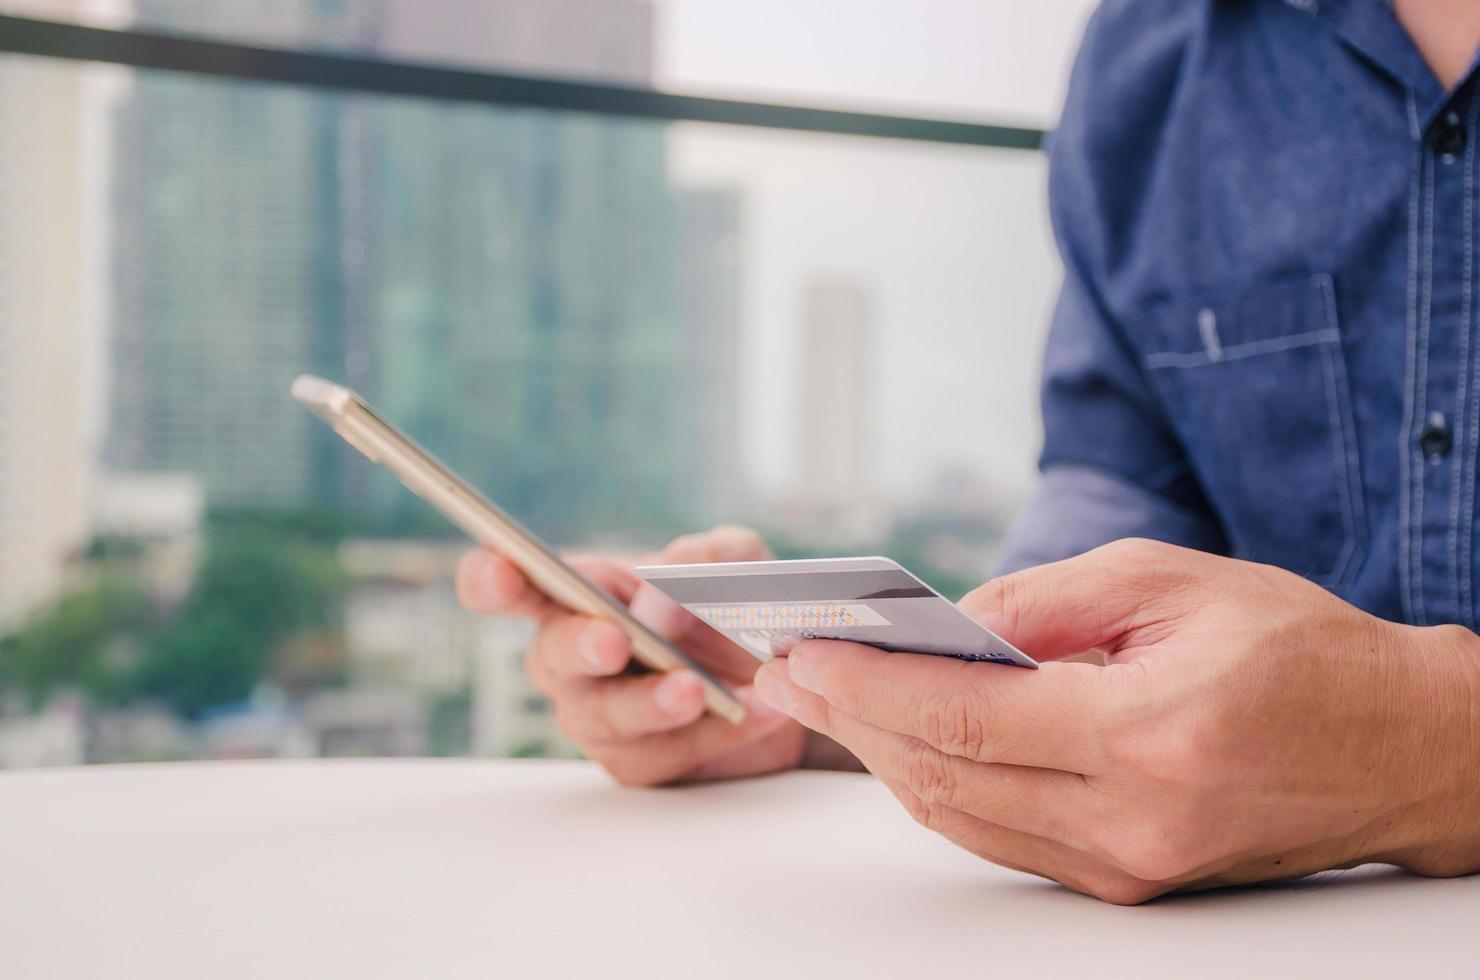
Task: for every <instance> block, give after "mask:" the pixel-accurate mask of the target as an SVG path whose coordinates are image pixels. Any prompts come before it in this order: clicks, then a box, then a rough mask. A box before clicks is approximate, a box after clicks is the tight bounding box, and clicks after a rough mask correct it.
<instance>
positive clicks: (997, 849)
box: [882, 778, 1169, 905]
mask: <svg viewBox="0 0 1480 980" xmlns="http://www.w3.org/2000/svg"><path fill="white" fill-rule="evenodd" d="M882 782H883V783H884V784H885V785H886V786H888V787H889V791H890V792H891V793H893V794H894V796H895V798H896V799H897V800H899V802H900V803H901V804H902V805H903V806H904V808H905V810H906V811H907V812H908V813H909V814H910V816H911V817H913V818H914V819H915V821H916V822H917V823H919V824H920V825H921V826H924V827H926V828H927V829H929V830H933V831H935V832H936V833H938V834H940V835H942V836H943V837H945V838H947V839H948V840H951V841H952V842H954V843H956V844H958V845H959V846H961V847H963V848H965V849H966V850H968V851H970V852H971V853H973V854H975V855H977V856H978V857H981V858H985V859H986V860H988V861H991V862H992V863H993V864H998V865H1001V866H1002V867H1004V868H1011V869H1012V870H1014V871H1023V872H1026V873H1028V874H1033V875H1037V876H1039V877H1041V878H1048V879H1049V880H1051V881H1056V882H1058V883H1059V884H1061V885H1063V886H1064V887H1066V888H1070V889H1073V890H1074V891H1077V892H1080V893H1082V894H1085V895H1091V896H1094V897H1095V898H1099V899H1102V900H1104V901H1107V902H1114V903H1115V904H1117V905H1136V904H1139V903H1141V902H1144V901H1147V900H1148V899H1151V898H1154V897H1156V896H1157V895H1159V894H1162V893H1163V892H1166V891H1168V890H1169V886H1165V885H1158V884H1154V883H1152V882H1147V881H1142V880H1141V879H1139V878H1133V877H1131V876H1130V875H1128V874H1126V873H1124V872H1122V871H1120V870H1118V869H1116V868H1115V867H1113V866H1111V865H1110V864H1107V863H1106V862H1105V861H1103V860H1101V859H1099V858H1097V857H1095V856H1094V855H1092V854H1086V853H1084V852H1082V851H1077V850H1075V849H1074V848H1072V847H1068V846H1066V845H1064V844H1061V843H1059V842H1058V841H1053V840H1049V839H1047V838H1043V837H1037V836H1035V835H1033V834H1026V833H1023V832H1022V831H1019V830H1014V829H1012V828H1010V827H1004V826H1002V825H1000V824H995V823H992V822H991V821H988V820H982V819H980V818H978V817H975V816H973V815H972V814H969V813H965V812H962V811H960V810H956V809H954V808H952V807H949V806H946V805H944V804H940V803H930V802H927V801H926V800H923V799H921V798H920V797H919V796H917V795H916V794H915V792H914V791H913V790H912V789H911V788H910V787H909V786H907V785H905V784H904V783H902V782H898V781H896V780H892V779H888V778H884V779H882Z"/></svg>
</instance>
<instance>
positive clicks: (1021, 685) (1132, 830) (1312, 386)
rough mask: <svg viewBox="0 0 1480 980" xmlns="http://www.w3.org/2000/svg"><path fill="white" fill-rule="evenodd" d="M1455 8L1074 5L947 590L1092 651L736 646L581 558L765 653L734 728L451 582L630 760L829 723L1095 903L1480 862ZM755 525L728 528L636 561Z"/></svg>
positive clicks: (531, 611) (602, 648) (552, 617)
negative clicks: (995, 420)
mask: <svg viewBox="0 0 1480 980" xmlns="http://www.w3.org/2000/svg"><path fill="white" fill-rule="evenodd" d="M1477 45H1480V5H1476V4H1472V3H1467V2H1465V0H1392V2H1391V3H1386V2H1383V0H1300V2H1296V0H1287V2H1281V0H1226V2H1214V0H1196V2H1194V0H1119V2H1110V3H1107V4H1106V5H1105V6H1104V7H1103V8H1102V9H1101V10H1100V11H1099V12H1098V13H1097V14H1096V16H1095V18H1094V20H1093V21H1092V23H1091V25H1090V27H1089V30H1088V33H1087V35H1086V37H1085V41H1084V45H1083V49H1082V51H1081V54H1080V57H1079V62H1078V65H1077V67H1076V70H1075V74H1074V80H1073V83H1072V85H1071V88H1070V93H1069V97H1068V100H1067V103H1066V105H1065V108H1064V113H1063V118H1062V122H1061V125H1060V128H1059V130H1058V132H1057V133H1056V134H1055V138H1054V139H1053V141H1052V144H1051V147H1050V161H1051V180H1050V204H1051V208H1052V212H1053V217H1054V226H1055V231H1056V234H1057V237H1058V240H1059V246H1060V251H1061V254H1062V257H1063V260H1064V265H1065V269H1066V276H1065V282H1064V286H1063V292H1062V295H1061V298H1060V302H1059V306H1058V309H1057V312H1056V314H1055V320H1054V324H1053V328H1052V332H1051V335H1050V339H1049V344H1048V351H1047V355H1046V360H1045V378H1044V386H1043V412H1044V421H1045V432H1046V435H1045V447H1044V452H1043V459H1042V465H1043V473H1044V478H1043V483H1042V488H1041V490H1040V492H1039V494H1038V496H1037V498H1036V499H1035V500H1034V502H1033V503H1032V504H1031V505H1030V506H1029V508H1028V510H1027V512H1026V513H1025V514H1024V515H1023V516H1022V518H1021V520H1020V521H1019V523H1018V525H1017V527H1016V529H1015V531H1014V533H1013V535H1012V537H1011V539H1010V544H1009V548H1008V552H1009V557H1008V560H1007V561H1008V565H1009V567H1010V568H1014V569H1018V568H1025V569H1027V570H1026V571H1020V572H1017V573H1016V574H1011V575H1007V576H1006V577H1003V578H999V579H997V580H996V581H994V582H991V583H988V584H987V585H985V586H983V587H982V588H981V589H979V590H977V591H976V592H974V593H973V594H972V595H970V596H968V597H967V598H966V599H965V600H964V601H963V606H964V608H966V609H967V610H968V611H969V612H970V613H972V614H973V615H975V616H977V617H979V618H980V619H982V620H983V621H984V622H986V623H987V624H988V625H990V626H991V627H992V628H994V629H996V630H998V631H1000V632H1001V633H1003V634H1004V635H1005V636H1007V637H1008V638H1009V639H1011V640H1012V641H1013V642H1014V643H1016V644H1018V645H1019V646H1021V647H1022V648H1024V649H1025V650H1027V651H1028V652H1030V653H1031V654H1033V655H1034V656H1035V657H1038V658H1039V659H1040V660H1044V661H1061V660H1067V659H1068V658H1071V657H1075V656H1077V655H1081V654H1085V653H1087V652H1098V653H1099V654H1101V655H1102V656H1103V660H1104V663H1103V665H1100V664H1091V663H1085V662H1047V663H1045V664H1044V667H1043V669H1042V670H1040V671H1036V672H1029V671H1018V670H1007V669H997V668H989V667H983V666H981V665H973V664H965V663H960V662H956V661H952V660H948V659H942V658H936V657H923V656H921V657H913V656H892V655H887V654H883V653H880V652H877V651H873V650H870V649H868V648H866V647H861V646H857V645H854V644H845V643H828V642H815V643H806V644H802V645H801V646H799V647H798V648H797V649H796V650H795V651H794V652H793V653H792V655H791V656H790V657H789V658H787V659H786V660H784V661H776V662H773V663H771V664H768V665H766V666H765V667H763V668H762V669H761V670H760V671H759V672H754V670H753V667H751V666H750V665H749V664H748V663H747V661H746V660H745V658H744V656H743V655H742V654H739V653H738V652H736V651H734V650H733V649H725V648H724V641H722V640H717V639H716V638H715V636H714V635H713V634H711V633H709V632H707V631H705V630H704V629H703V628H702V627H699V626H697V625H696V624H695V623H694V622H693V621H691V620H687V621H686V620H684V619H683V618H682V617H681V616H677V615H675V614H674V610H673V609H672V608H671V607H666V606H663V605H662V604H661V603H660V602H659V600H658V599H657V598H656V597H655V596H654V595H653V594H650V593H648V592H646V591H643V590H639V589H638V588H637V583H636V581H635V580H634V578H633V576H632V574H631V572H630V570H629V569H627V568H626V567H624V566H622V565H620V564H618V563H615V562H611V561H599V560H591V561H588V562H586V563H585V565H584V566H583V567H584V568H585V570H586V571H587V572H588V573H589V574H591V575H592V576H593V577H594V578H595V579H596V580H597V581H599V582H600V583H601V584H603V585H604V586H606V587H607V588H608V589H609V590H611V591H612V592H613V593H614V594H616V595H617V596H619V597H621V598H622V599H624V600H626V601H632V602H633V603H634V608H635V609H636V611H637V612H638V613H639V614H641V615H643V616H646V617H648V618H649V619H650V620H651V621H653V622H654V623H655V624H656V625H658V626H659V628H661V629H665V630H667V631H668V632H670V633H671V634H672V635H674V636H675V637H676V638H677V639H678V640H679V641H680V642H683V643H685V644H686V645H688V646H690V647H691V649H693V650H694V652H695V653H696V654H697V655H699V656H702V657H704V658H705V659H706V660H709V661H711V662H713V663H715V664H716V666H717V668H718V669H719V670H720V671H721V672H722V673H723V674H724V675H725V676H726V678H727V679H728V680H730V681H732V682H734V683H737V684H743V683H744V682H746V681H747V680H749V679H750V675H752V673H753V674H754V686H753V688H747V689H746V697H747V698H748V699H749V700H750V702H751V703H752V705H754V706H755V708H756V711H755V712H754V714H753V715H752V717H751V718H750V719H749V720H748V721H747V722H746V723H745V724H744V725H741V726H739V727H738V728H732V727H729V726H727V725H725V723H723V722H720V721H718V720H716V719H713V718H709V717H704V716H702V705H701V701H700V691H699V687H698V685H697V683H696V682H695V679H694V678H693V677H690V676H687V675H684V674H672V675H667V676H654V675H649V676H642V677H632V676H622V675H621V671H622V669H623V667H624V666H625V665H626V663H627V659H628V654H627V648H626V643H625V641H624V639H623V637H622V634H621V633H620V632H618V631H617V630H616V629H615V627H612V626H609V625H607V624H602V623H597V622H592V621H587V620H582V619H579V618H577V617H573V616H570V615H567V614H564V613H562V612H560V611H559V610H556V609H554V608H552V607H551V606H550V605H549V604H548V603H546V602H544V601H543V600H541V599H539V598H538V597H536V596H534V595H532V593H531V591H530V589H529V588H528V587H527V585H526V584H525V583H524V582H523V581H522V580H521V579H520V578H519V577H518V575H517V573H515V572H514V571H513V570H512V569H511V568H510V567H509V566H507V565H505V564H503V563H501V562H499V561H497V560H496V559H493V558H491V557H489V556H486V555H476V556H472V557H470V558H469V560H468V561H467V562H466V563H465V565H464V566H463V568H462V570H461V573H460V579H459V582H460V587H461V590H462V595H463V597H464V599H465V601H466V602H467V604H468V605H470V606H471V607H473V608H476V609H485V610H489V611H494V612H501V613H510V612H515V613H519V614H523V615H528V616H532V617H534V618H536V619H538V620H539V621H540V623H541V627H540V631H539V636H538V639H537V640H536V642H535V645H534V648H533V650H532V652H531V654H530V658H529V670H530V673H531V676H532V677H533V678H534V681H535V683H536V684H537V685H538V686H539V687H540V688H541V689H542V690H544V691H545V692H546V693H547V694H549V695H550V696H551V697H552V698H553V699H554V701H555V703H556V705H557V707H558V710H559V717H560V721H561V724H562V726H563V727H564V729H565V730H566V731H567V732H568V733H569V734H570V735H571V737H572V738H574V739H575V741H576V742H577V743H579V744H580V745H581V746H582V747H583V748H584V749H585V750H586V751H587V752H588V753H589V754H590V755H591V756H592V757H593V758H595V759H597V760H599V761H601V762H602V763H603V764H605V765H606V766H607V767H608V768H609V769H610V770H611V771H612V772H613V773H614V774H615V775H616V777H617V778H618V779H621V780H623V781H625V782H631V783H643V784H646V783H661V782H670V781H675V780H685V779H706V778H719V777H733V776H742V775H749V774H756V773H763V772H771V771H775V770H778V769H784V768H787V767H791V766H796V765H805V764H832V765H839V764H845V763H846V762H847V761H849V760H850V758H856V759H857V760H859V761H861V762H862V763H863V764H864V765H865V766H867V768H868V769H869V770H870V771H871V772H873V773H874V774H875V775H877V776H878V777H879V778H880V779H882V780H884V781H885V782H886V783H887V784H888V785H889V787H890V788H891V789H892V790H893V791H894V793H895V795H896V796H897V797H898V798H899V799H900V801H901V802H902V803H904V805H905V806H906V807H908V808H909V810H910V812H911V813H912V814H913V815H914V816H915V817H916V818H918V819H919V820H920V821H921V822H922V823H924V824H925V825H926V826H928V827H931V828H933V829H935V830H938V831H940V832H941V833H943V834H945V835H947V836H948V837H950V838H952V839H953V840H955V841H957V842H958V843H960V844H961V845H963V846H965V847H967V848H969V849H970V850H972V851H974V852H976V853H978V854H980V855H981V856H983V857H985V858H987V859H989V860H992V861H995V862H997V863H1000V864H1004V865H1007V866H1010V867H1015V868H1021V869H1024V870H1027V871H1031V872H1035V873H1037V874H1041V875H1045V876H1048V877H1051V878H1053V879H1056V880H1058V881H1061V882H1063V883H1064V884H1065V885H1067V886H1069V887H1071V888H1075V889H1078V890H1080V891H1084V892H1087V893H1089V894H1092V895H1096V896H1099V897H1101V898H1104V899H1108V900H1110V901H1114V902H1139V901H1143V900H1145V899H1148V898H1150V897H1153V896H1155V895H1158V894H1162V893H1164V892H1167V891H1172V890H1177V889H1188V888H1203V887H1209V886H1214V885H1221V884H1228V883H1236V882H1248V881H1258V880H1264V879H1273V878H1285V877H1293V876H1299V875H1304V874H1309V873H1311V872H1314V871H1318V870H1321V869H1325V868H1332V867H1341V866H1350V865H1353V864H1356V863H1361V862H1365V861H1387V862H1392V863H1395V864H1399V865H1403V866H1405V867H1407V868H1410V869H1412V870H1414V871H1416V872H1418V873H1421V874H1428V875H1457V874H1465V873H1469V872H1473V871H1476V870H1477V869H1480V638H1477V637H1476V636H1475V634H1474V629H1475V626H1476V622H1477V607H1480V600H1477V595H1476V586H1475V569H1476V566H1477V564H1480V551H1477V548H1476V546H1475V538H1476V533H1477V528H1476V521H1475V516H1476V512H1477V493H1476V471H1477V450H1480V384H1477V380H1480V332H1477V312H1480V295H1477V286H1480V280H1477V275H1476V272H1477V268H1476V265H1477V261H1480V250H1477V248H1476V227H1475V222H1476V220H1477V217H1480V212H1477V208H1476V203H1477V202H1476V195H1477V193H1480V166H1477V161H1480V157H1477V151H1476V141H1477V138H1480V131H1477V125H1480V95H1477V92H1476V81H1475V77H1474V75H1475V72H1474V67H1473V64H1472V63H1473V61H1474V55H1475V51H1476V48H1477ZM1128 538H1144V539H1155V542H1153V541H1147V540H1121V539H1128ZM1107 542H1116V543H1110V544H1107ZM1101 546H1102V547H1101ZM1179 546H1180V547H1179ZM764 554H765V549H764V547H763V546H762V545H761V543H760V542H759V541H758V540H757V539H756V538H755V537H754V535H751V534H748V533H746V532H743V531H739V530H736V529H719V530H717V531H714V532H711V533H710V534H708V535H703V536H697V537H690V538H683V539H680V540H678V541H676V542H674V544H673V545H671V546H670V547H669V548H668V550H667V551H666V552H664V554H663V555H662V556H661V558H660V560H662V561H700V560H703V561H723V560H736V559H744V558H759V557H763V556H764ZM1071 556H1079V557H1071ZM1220 556H1236V557H1220ZM1057 559H1067V560H1060V561H1056V562H1055V560H1057ZM1051 562H1055V563H1051ZM768 708H769V709H773V710H766V709H768ZM844 749H846V750H847V751H846V752H844V751H843V750H844Z"/></svg>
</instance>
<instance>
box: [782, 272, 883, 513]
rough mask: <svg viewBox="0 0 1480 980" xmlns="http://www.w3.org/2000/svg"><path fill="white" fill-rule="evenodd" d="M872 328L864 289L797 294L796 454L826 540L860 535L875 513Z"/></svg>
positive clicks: (811, 284) (876, 378)
mask: <svg viewBox="0 0 1480 980" xmlns="http://www.w3.org/2000/svg"><path fill="white" fill-rule="evenodd" d="M878 345H879V330H878V324H877V322H876V316H875V311H874V305H873V297H872V294H871V293H870V292H869V290H868V287H867V286H866V285H865V284H864V283H862V282H860V281H858V280H856V279H852V278H848V277H845V276H836V275H828V276H816V277H814V278H812V279H811V280H809V281H808V282H807V284H806V286H805V287H804V291H803V296H802V352H801V365H802V377H801V389H802V415H801V440H800V448H801V454H802V458H801V460H800V466H799V471H800V473H801V475H802V492H803V495H804V497H805V501H806V505H807V509H808V510H809V511H811V512H812V513H813V514H814V515H816V517H817V519H818V520H820V521H821V522H822V524H823V527H821V528H819V531H821V532H823V533H824V534H825V535H826V536H828V537H836V538H848V537H851V536H867V534H868V532H869V530H870V527H869V526H870V525H872V524H873V523H874V522H875V512H876V511H877V496H878V494H877V469H876V465H875V460H876V457H877V454H878V452H879V440H880V430H879V420H878V415H877V406H878V405H879V403H880V391H879V385H880V384H881V383H882V378H881V377H880V373H879V370H878Z"/></svg>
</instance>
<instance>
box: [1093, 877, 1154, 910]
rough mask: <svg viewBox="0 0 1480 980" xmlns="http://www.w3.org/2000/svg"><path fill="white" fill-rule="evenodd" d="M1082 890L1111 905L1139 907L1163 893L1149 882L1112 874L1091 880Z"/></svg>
mask: <svg viewBox="0 0 1480 980" xmlns="http://www.w3.org/2000/svg"><path fill="white" fill-rule="evenodd" d="M1082 890H1083V891H1085V892H1086V893H1088V894H1090V895H1092V896H1094V897H1095V898H1098V899H1099V900H1100V901H1102V902H1109V903H1110V904H1111V905H1141V904H1143V903H1145V902H1149V901H1150V900H1151V899H1153V898H1155V897H1156V896H1158V895H1160V894H1161V893H1162V892H1163V891H1164V889H1162V888H1160V887H1158V886H1157V885H1154V884H1152V883H1151V882H1148V881H1136V880H1135V879H1132V878H1127V877H1124V876H1122V875H1114V874H1105V875H1099V876H1097V877H1095V878H1092V879H1090V880H1088V881H1086V882H1084V883H1083V889H1082Z"/></svg>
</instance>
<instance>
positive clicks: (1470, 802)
mask: <svg viewBox="0 0 1480 980" xmlns="http://www.w3.org/2000/svg"><path fill="white" fill-rule="evenodd" d="M1404 629H1405V630H1407V631H1408V633H1409V637H1408V638H1409V641H1410V643H1409V649H1408V652H1407V653H1406V655H1405V660H1406V663H1407V665H1408V668H1409V669H1408V672H1407V673H1408V678H1407V679H1408V681H1409V683H1408V684H1406V685H1404V686H1405V687H1406V688H1407V690H1406V691H1405V692H1404V695H1403V697H1404V702H1405V705H1406V713H1407V715H1408V718H1409V725H1408V727H1409V731H1410V735H1409V737H1408V738H1405V739H1400V743H1401V744H1403V745H1405V746H1406V747H1407V750H1406V752H1404V753H1402V754H1401V755H1400V756H1399V757H1397V758H1395V759H1394V760H1393V762H1394V763H1395V765H1396V766H1397V767H1398V772H1397V777H1398V778H1397V780H1396V784H1397V785H1398V786H1400V787H1402V788H1403V789H1404V790H1406V794H1402V795H1400V796H1399V798H1400V799H1401V798H1407V799H1409V800H1411V801H1412V805H1411V806H1410V807H1408V808H1406V810H1405V817H1404V818H1402V819H1399V820H1396V821H1394V826H1393V828H1392V829H1393V831H1394V832H1395V833H1394V844H1395V845H1396V846H1395V847H1393V848H1392V849H1391V850H1390V852H1389V855H1388V856H1387V857H1386V858H1384V859H1385V860H1390V861H1392V862H1393V863H1395V864H1399V865H1401V866H1403V867H1405V868H1407V869H1409V870H1411V871H1415V872H1417V873H1419V874H1425V875H1432V876H1436V877H1451V876H1455V875H1462V874H1469V873H1472V872H1475V871H1480V637H1477V636H1476V635H1475V634H1474V633H1471V632H1470V631H1469V630H1467V629H1464V628H1463V627H1459V626H1439V627H1429V628H1417V627H1405V628H1404Z"/></svg>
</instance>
